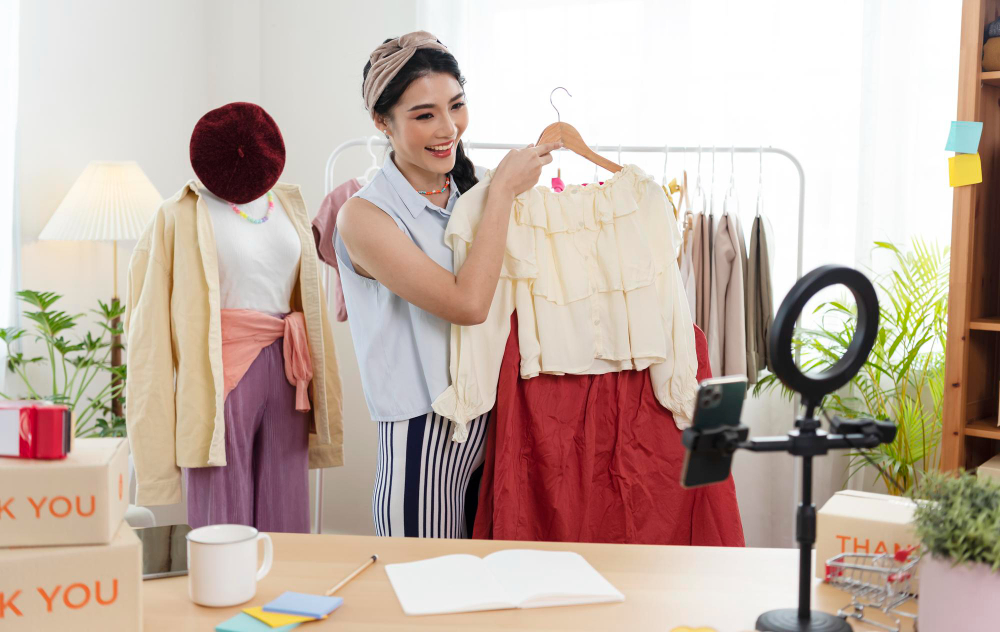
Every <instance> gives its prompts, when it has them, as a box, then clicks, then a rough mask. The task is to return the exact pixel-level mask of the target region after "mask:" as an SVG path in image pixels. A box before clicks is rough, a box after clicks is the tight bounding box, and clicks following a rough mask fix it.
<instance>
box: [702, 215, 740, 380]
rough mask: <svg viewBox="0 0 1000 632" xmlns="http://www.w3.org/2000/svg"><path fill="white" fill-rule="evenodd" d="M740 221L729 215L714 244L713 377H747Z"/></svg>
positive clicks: (722, 218) (710, 333)
mask: <svg viewBox="0 0 1000 632" xmlns="http://www.w3.org/2000/svg"><path fill="white" fill-rule="evenodd" d="M742 231H743V229H742V227H741V226H740V220H739V217H737V216H736V215H735V214H733V213H725V214H723V215H722V216H720V217H719V228H718V230H717V231H716V233H715V240H714V241H713V243H712V263H713V268H712V304H711V306H710V311H709V319H708V320H709V324H708V356H709V359H710V361H711V364H712V374H713V375H717V376H723V375H746V374H747V341H746V303H745V300H746V299H745V296H744V291H743V258H742V256H741V252H740V240H741V238H740V235H741V233H742Z"/></svg>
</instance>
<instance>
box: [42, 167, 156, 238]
mask: <svg viewBox="0 0 1000 632" xmlns="http://www.w3.org/2000/svg"><path fill="white" fill-rule="evenodd" d="M162 201H163V198H162V197H161V196H160V193H159V192H158V191H157V190H156V187H154V186H153V183H152V182H150V181H149V178H147V177H146V174H145V173H143V171H142V169H141V168H140V167H139V165H138V164H136V163H135V162H134V161H126V162H110V161H94V162H91V163H90V164H89V165H87V168H86V169H84V170H83V173H82V174H80V177H79V178H77V179H76V182H74V183H73V187H72V188H71V189H70V190H69V193H67V194H66V197H65V198H63V201H62V202H61V203H60V204H59V208H57V209H56V212H55V213H54V214H53V215H52V217H51V218H50V219H49V222H48V223H47V224H46V225H45V228H43V229H42V233H41V234H40V235H39V236H38V238H39V239H64V240H71V241H78V240H81V241H82V240H108V241H110V240H119V239H138V238H139V235H140V234H141V233H142V230H143V229H144V228H145V227H146V224H147V223H148V222H149V220H150V218H152V216H153V214H154V213H156V209H157V208H158V207H159V206H160V202H162Z"/></svg>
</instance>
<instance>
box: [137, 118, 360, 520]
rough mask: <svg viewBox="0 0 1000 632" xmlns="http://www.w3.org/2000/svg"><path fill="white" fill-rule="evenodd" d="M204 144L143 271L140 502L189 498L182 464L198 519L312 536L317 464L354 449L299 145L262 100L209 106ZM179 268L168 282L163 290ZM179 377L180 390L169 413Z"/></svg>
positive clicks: (168, 206) (146, 239)
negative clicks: (297, 178)
mask: <svg viewBox="0 0 1000 632" xmlns="http://www.w3.org/2000/svg"><path fill="white" fill-rule="evenodd" d="M190 154H191V165H192V167H193V168H194V171H195V174H196V175H197V180H192V181H190V182H188V184H187V185H185V187H184V188H183V189H182V190H181V192H179V193H178V194H177V195H176V196H174V197H173V198H171V199H170V200H167V201H166V202H164V206H163V207H161V209H160V211H159V212H158V214H157V217H156V218H154V221H153V225H152V226H151V227H149V228H147V231H146V233H144V235H143V238H141V239H140V242H139V244H138V245H137V247H136V252H135V253H134V254H133V260H132V263H131V264H130V267H129V276H130V284H129V289H130V297H129V300H128V306H127V310H128V311H127V313H126V322H127V323H128V324H127V327H129V332H128V333H129V362H130V376H129V382H128V384H129V386H132V387H133V388H132V391H131V392H132V394H131V395H129V400H128V401H129V407H130V409H131V410H130V411H129V412H130V413H132V414H129V415H127V416H126V422H127V424H128V425H129V437H130V441H131V443H132V446H133V454H134V455H135V461H136V475H137V483H138V492H137V502H138V503H140V504H159V503H160V502H170V501H172V500H174V499H175V498H176V493H175V490H174V488H173V484H174V483H179V480H178V479H179V474H180V471H181V470H182V471H183V476H184V478H185V479H186V482H187V509H188V523H189V524H190V525H191V526H192V527H200V526H205V525H209V524H222V523H228V524H247V525H250V526H254V527H257V528H258V529H260V530H262V531H285V532H298V533H308V532H309V497H308V492H309V484H308V468H309V467H329V466H334V465H341V464H342V463H343V446H342V412H341V411H342V407H341V402H342V398H341V392H340V381H339V375H338V373H337V364H336V355H335V352H334V349H333V341H332V335H331V333H330V331H329V322H328V320H327V315H326V310H325V301H323V300H322V291H321V286H320V285H319V282H318V279H319V276H318V269H319V265H318V259H317V257H316V252H315V248H313V247H312V234H311V232H310V228H309V219H308V214H307V212H306V207H305V203H304V202H303V201H302V198H301V194H300V193H299V190H298V187H297V186H295V185H289V184H284V183H280V182H278V177H279V176H280V174H281V172H282V169H283V167H284V162H285V148H284V143H283V140H282V137H281V132H280V131H279V130H278V127H277V125H276V124H275V123H274V121H273V119H271V117H270V116H269V115H268V114H267V113H266V112H265V111H264V110H263V109H262V108H260V107H259V106H257V105H254V104H251V103H231V104H228V105H226V106H223V107H221V108H218V109H216V110H212V111H211V112H209V113H207V114H206V115H205V116H203V117H202V118H201V120H199V121H198V124H197V125H196V126H195V129H194V132H193V134H192V136H191V143H190ZM161 216H162V219H163V221H162V222H161V221H160V220H161ZM158 249H161V250H163V251H164V252H163V253H162V254H159V255H158V254H157V250H158ZM150 262H156V263H157V264H158V265H152V266H151V265H150ZM133 268H134V270H133ZM164 273H166V275H167V276H168V277H170V278H169V279H168V282H167V283H165V284H163V286H162V287H160V286H157V285H155V284H154V285H150V284H151V283H154V282H155V281H156V280H157V279H159V277H160V275H161V274H164ZM136 288H138V289H136ZM163 292H166V293H168V294H169V300H168V299H167V298H165V297H163V296H161V293H163ZM144 299H145V304H144V302H143V301H144ZM164 304H165V305H167V306H168V308H167V311H168V312H169V313H165V312H164V307H163V305H164ZM158 321H159V322H158ZM164 347H169V348H170V353H169V358H168V359H172V361H173V362H172V364H173V367H172V368H173V371H172V372H171V373H166V372H165V371H163V370H162V369H161V370H160V371H158V372H157V371H156V369H155V368H151V367H155V366H161V367H162V365H164V364H165V363H166V362H167V360H164V358H163V357H161V356H163V355H167V354H165V353H164V352H163V348H164ZM158 349H159V351H157V350H158ZM136 371H138V373H136ZM167 377H171V378H174V379H175V383H176V387H175V388H173V389H172V391H173V392H170V393H169V395H170V396H171V399H172V400H173V403H174V410H173V411H166V412H164V411H162V410H161V409H162V403H163V400H164V399H165V396H166V394H167V393H166V389H167V388H170V386H171V385H169V383H168V384H167V385H166V386H165V384H164V383H165V382H166V381H167V379H166V378H167ZM158 404H159V405H158ZM136 408H138V410H136ZM171 413H172V414H171ZM171 443H173V444H174V445H170V444H171ZM171 447H173V448H174V450H173V452H174V455H173V457H174V458H172V459H170V462H169V463H164V462H163V461H165V460H166V459H165V458H164V457H163V455H162V454H160V453H161V452H168V453H169V448H171ZM164 481H166V483H169V485H166V484H165V483H164ZM144 489H145V490H146V492H147V493H143V492H144Z"/></svg>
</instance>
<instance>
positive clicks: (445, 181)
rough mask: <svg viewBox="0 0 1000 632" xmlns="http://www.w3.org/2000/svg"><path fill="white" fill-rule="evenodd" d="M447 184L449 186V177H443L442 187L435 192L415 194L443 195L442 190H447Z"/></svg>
mask: <svg viewBox="0 0 1000 632" xmlns="http://www.w3.org/2000/svg"><path fill="white" fill-rule="evenodd" d="M449 184H451V176H445V177H444V186H442V187H441V188H440V189H438V190H437V191H417V193H419V194H420V195H437V194H438V193H444V190H445V189H447V188H448V185H449Z"/></svg>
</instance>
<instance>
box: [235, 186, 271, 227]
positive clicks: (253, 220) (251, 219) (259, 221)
mask: <svg viewBox="0 0 1000 632" xmlns="http://www.w3.org/2000/svg"><path fill="white" fill-rule="evenodd" d="M229 206H231V207H232V209H233V211H235V212H236V214H237V215H239V216H240V217H242V218H243V219H245V220H246V221H248V222H250V223H251V224H263V223H264V222H266V221H267V218H269V217H270V216H271V211H273V210H274V193H273V192H271V191H268V192H267V212H266V213H264V217H262V218H260V219H257V218H256V217H250V216H249V215H247V214H246V213H245V212H243V211H241V210H240V209H238V208H237V207H236V205H235V204H233V203H232V202H230V203H229Z"/></svg>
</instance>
